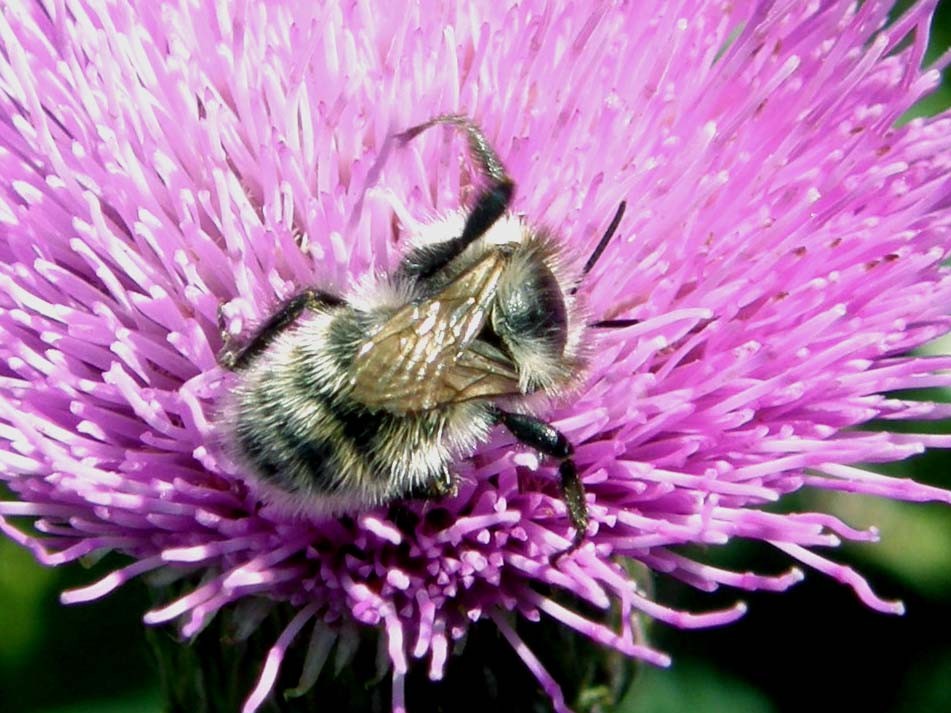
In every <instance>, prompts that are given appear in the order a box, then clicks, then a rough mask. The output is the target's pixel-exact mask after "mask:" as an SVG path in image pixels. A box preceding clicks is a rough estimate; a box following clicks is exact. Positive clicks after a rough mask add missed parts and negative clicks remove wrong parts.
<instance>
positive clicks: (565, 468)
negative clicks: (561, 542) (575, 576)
mask: <svg viewBox="0 0 951 713" xmlns="http://www.w3.org/2000/svg"><path fill="white" fill-rule="evenodd" d="M492 415H493V416H494V417H495V419H496V421H498V422H499V423H501V424H502V425H503V426H505V428H506V429H508V431H509V433H511V434H512V435H513V436H515V437H516V438H517V439H518V440H520V441H521V442H522V443H524V444H525V445H528V446H531V447H533V448H536V449H538V450H539V451H541V452H542V453H543V454H545V455H547V456H551V457H553V458H559V459H561V465H560V466H559V467H558V473H559V475H560V476H561V494H562V498H563V499H564V501H565V506H566V507H567V508H568V518H569V519H570V520H571V525H572V527H574V528H575V536H574V542H573V543H572V547H571V549H575V548H576V547H577V546H578V545H580V544H581V542H582V540H583V539H584V536H585V531H586V530H587V528H588V506H587V503H586V502H585V494H584V484H583V483H582V482H581V478H579V477H578V469H577V468H576V467H575V462H574V461H573V460H572V459H571V455H572V453H574V448H573V447H572V445H571V442H570V441H569V440H568V439H567V438H566V437H565V434H563V433H562V432H561V431H559V430H558V429H557V428H555V427H554V426H552V425H551V424H550V423H546V422H545V421H542V420H541V419H540V418H535V417H534V416H528V415H526V414H522V413H510V412H508V411H503V410H502V409H499V408H493V414H492Z"/></svg>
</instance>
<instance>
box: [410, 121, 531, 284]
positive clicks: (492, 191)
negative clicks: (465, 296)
mask: <svg viewBox="0 0 951 713" xmlns="http://www.w3.org/2000/svg"><path fill="white" fill-rule="evenodd" d="M436 124H448V125H450V126H453V127H456V128H458V129H461V130H463V131H465V132H466V135H467V138H468V142H469V151H470V153H471V154H472V156H473V157H474V158H475V161H476V163H478V165H479V170H480V172H481V173H482V174H483V175H484V176H485V177H486V179H487V182H488V185H486V186H485V187H484V188H483V189H482V190H481V191H480V192H479V195H478V197H477V198H476V201H475V204H474V205H473V206H472V210H471V211H469V215H467V216H466V222H465V225H464V226H463V228H462V234H461V235H459V236H458V237H455V238H452V239H451V240H447V241H446V242H444V243H439V245H438V246H432V247H430V248H424V249H422V250H417V251H414V253H412V254H410V255H409V256H407V259H406V260H405V261H404V263H403V270H404V272H407V273H409V274H413V275H418V276H420V277H423V278H426V277H430V276H432V275H434V274H435V273H436V272H438V271H439V270H441V269H442V268H443V267H445V266H446V265H447V264H449V262H451V261H452V260H453V259H454V258H456V257H457V256H458V255H459V254H460V253H461V252H462V251H463V250H465V249H466V247H468V246H469V244H470V243H472V241H474V240H476V239H477V238H479V237H481V236H482V235H484V234H485V232H486V231H487V230H488V229H489V228H491V227H492V224H493V223H495V221H497V220H498V219H499V218H501V217H502V215H503V214H504V213H505V211H507V210H508V208H509V204H510V203H511V202H512V196H513V194H514V193H515V183H514V182H513V181H512V179H511V178H510V177H509V175H508V173H507V172H506V170H505V166H504V165H503V164H502V161H501V160H500V159H499V157H498V156H497V155H496V153H495V151H494V150H493V149H492V146H491V145H490V144H489V140H488V139H487V138H486V137H485V134H483V133H482V130H481V129H480V128H479V127H478V126H477V125H476V124H475V123H474V122H473V121H472V120H471V119H469V118H468V117H466V116H462V115H458V114H449V115H445V116H437V117H436V118H435V119H432V120H430V121H427V122H426V123H424V124H420V125H419V126H414V127H413V128H411V129H407V130H406V131H404V132H402V133H400V134H397V138H398V139H400V140H402V141H403V142H404V143H405V142H407V141H410V140H412V139H413V138H415V137H416V136H418V135H419V134H421V133H422V132H423V131H425V130H426V129H428V128H429V127H431V126H434V125H436Z"/></svg>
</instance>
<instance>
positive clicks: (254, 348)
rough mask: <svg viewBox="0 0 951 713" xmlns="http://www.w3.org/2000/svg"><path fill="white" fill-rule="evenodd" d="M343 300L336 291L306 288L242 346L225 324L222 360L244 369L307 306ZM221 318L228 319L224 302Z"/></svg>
mask: <svg viewBox="0 0 951 713" xmlns="http://www.w3.org/2000/svg"><path fill="white" fill-rule="evenodd" d="M341 304H343V300H342V299H340V298H339V297H337V296H336V295H332V294H330V293H328V292H323V291H322V290H315V289H307V290H304V291H303V292H300V293H298V294H296V295H294V296H293V297H291V298H290V299H289V300H287V301H286V302H285V303H284V304H283V305H282V306H281V307H280V309H278V310H277V311H276V312H275V313H274V314H273V315H271V317H270V318H269V319H268V320H267V321H266V322H264V324H262V325H260V326H259V327H258V328H257V331H255V333H254V336H252V337H251V339H250V341H248V343H247V344H245V345H244V346H242V347H236V346H235V345H234V343H233V338H232V336H231V335H230V334H228V333H227V332H225V330H224V328H222V330H221V332H222V341H223V342H224V346H223V347H222V349H221V351H219V352H218V363H219V364H220V365H221V366H222V367H224V368H225V369H229V370H231V371H234V370H235V369H242V368H244V367H246V366H247V365H248V364H250V363H251V360H252V359H254V357H256V356H258V355H259V354H260V353H261V352H263V351H264V350H265V349H267V348H268V346H269V345H270V343H271V342H272V341H274V338H275V337H276V336H277V335H278V334H280V333H281V332H283V331H284V330H285V329H287V328H288V327H290V326H291V325H292V324H293V323H294V322H295V321H297V318H298V317H300V315H301V314H302V313H303V312H304V310H308V309H309V310H317V309H319V308H320V307H322V306H329V307H335V306H338V305H341ZM218 321H219V323H222V322H223V321H224V316H223V314H222V312H221V307H220V306H219V308H218Z"/></svg>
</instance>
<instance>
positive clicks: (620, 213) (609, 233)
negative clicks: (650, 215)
mask: <svg viewBox="0 0 951 713" xmlns="http://www.w3.org/2000/svg"><path fill="white" fill-rule="evenodd" d="M625 208H627V202H626V201H621V204H620V205H619V206H618V207H617V212H616V213H615V214H614V218H612V219H611V224H610V225H609V226H608V229H607V230H605V231H604V235H603V236H602V238H601V240H600V242H599V243H598V246H597V247H596V248H595V249H594V252H593V253H591V257H589V258H588V262H586V263H585V266H584V269H583V270H582V271H581V275H582V277H583V276H585V275H587V274H588V273H589V272H591V268H593V267H594V265H595V263H596V262H597V261H598V259H599V258H600V257H601V253H603V252H604V249H605V248H606V247H607V246H608V243H609V242H611V238H613V237H614V233H615V232H616V231H617V227H618V226H619V225H620V224H621V218H623V217H624V209H625Z"/></svg>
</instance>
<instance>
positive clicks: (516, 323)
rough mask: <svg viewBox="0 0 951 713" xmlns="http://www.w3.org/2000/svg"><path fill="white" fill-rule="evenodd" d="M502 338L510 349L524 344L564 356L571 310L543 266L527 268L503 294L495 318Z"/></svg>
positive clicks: (549, 273)
mask: <svg viewBox="0 0 951 713" xmlns="http://www.w3.org/2000/svg"><path fill="white" fill-rule="evenodd" d="M493 321H494V326H495V329H496V332H497V333H498V335H499V337H500V338H501V339H502V340H503V342H505V343H506V344H507V345H508V346H509V347H514V346H516V345H517V344H519V343H521V342H533V343H535V344H541V345H543V346H544V347H545V348H546V349H547V350H550V351H551V353H553V354H559V355H560V354H562V353H564V350H565V344H566V343H567V339H568V309H567V307H566V305H565V297H564V293H563V291H562V289H561V285H560V284H559V283H558V280H557V279H556V278H555V276H554V274H552V272H551V270H549V269H548V267H547V266H546V265H544V264H535V265H532V266H531V267H527V268H525V274H524V275H523V276H521V279H519V280H517V281H516V280H513V284H512V286H511V287H509V288H508V289H505V290H502V291H500V294H499V300H498V303H497V304H496V311H495V314H494V318H493Z"/></svg>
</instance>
